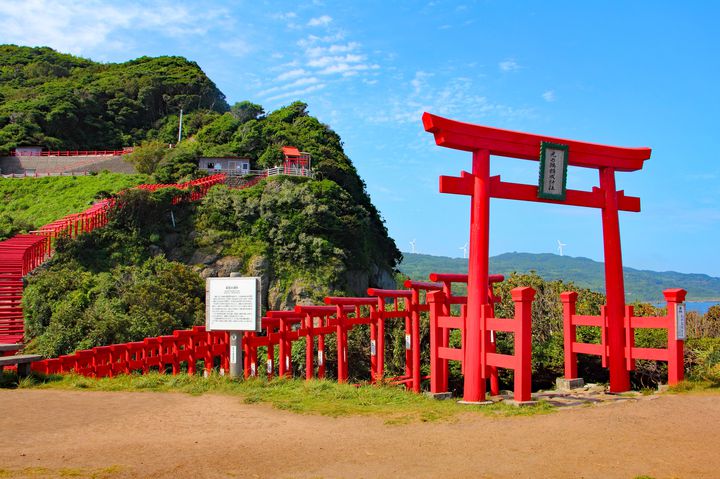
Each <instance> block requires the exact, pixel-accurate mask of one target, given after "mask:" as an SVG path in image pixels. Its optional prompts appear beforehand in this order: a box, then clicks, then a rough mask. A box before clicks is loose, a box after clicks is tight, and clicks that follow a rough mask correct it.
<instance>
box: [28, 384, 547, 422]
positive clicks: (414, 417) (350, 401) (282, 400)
mask: <svg viewBox="0 0 720 479" xmlns="http://www.w3.org/2000/svg"><path fill="white" fill-rule="evenodd" d="M17 387H20V388H39V389H85V390H93V391H154V392H182V393H186V394H192V395H199V394H205V393H218V394H229V395H237V396H239V397H240V398H242V400H243V402H244V403H246V404H256V403H267V404H271V405H272V406H273V407H275V408H278V409H282V410H285V411H291V412H294V413H297V414H320V415H323V416H330V417H338V416H347V415H369V416H379V417H382V418H383V419H384V420H385V422H386V423H387V424H405V423H408V422H415V421H420V422H433V421H450V420H453V419H455V418H456V416H457V415H458V414H464V413H482V414H485V415H490V416H501V417H505V416H532V415H535V414H547V413H549V412H552V411H554V410H555V408H554V407H553V406H551V405H550V404H549V403H547V402H544V401H540V402H539V403H538V404H537V405H534V406H529V407H516V406H513V405H510V404H507V403H503V402H500V403H495V404H492V405H488V406H468V405H460V404H458V403H457V402H456V401H452V400H449V401H438V400H434V399H431V398H428V397H426V396H424V395H421V394H414V393H412V392H409V391H405V390H403V389H401V388H398V387H395V386H382V385H351V384H338V383H335V382H332V381H329V380H311V381H305V380H301V379H285V378H276V379H272V380H267V379H264V378H258V379H249V380H239V379H231V378H228V377H224V376H219V375H217V374H212V375H210V376H209V377H207V378H205V377H202V376H199V375H196V376H188V375H186V374H181V375H177V376H171V375H165V374H158V373H150V374H146V375H122V376H118V377H115V378H102V379H92V378H86V377H83V376H77V375H63V376H47V377H42V376H36V375H33V376H31V377H30V378H27V379H24V380H22V381H20V384H18V385H17Z"/></svg>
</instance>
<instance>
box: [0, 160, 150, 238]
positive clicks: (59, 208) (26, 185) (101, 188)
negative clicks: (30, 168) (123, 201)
mask: <svg viewBox="0 0 720 479" xmlns="http://www.w3.org/2000/svg"><path fill="white" fill-rule="evenodd" d="M148 181H149V180H148V177H147V176H145V175H126V174H122V173H107V172H103V173H99V174H97V175H92V176H53V177H45V178H22V179H21V178H15V179H13V178H0V200H2V201H0V227H1V226H2V224H4V223H3V222H6V223H8V225H6V227H7V228H8V229H11V228H10V225H9V223H13V224H16V225H18V228H19V229H20V230H24V229H28V228H29V229H33V228H39V227H41V226H43V225H45V224H47V223H50V222H51V221H54V220H56V219H59V218H62V217H63V216H65V215H68V214H70V213H79V212H80V211H83V210H85V209H86V208H88V207H89V206H90V205H91V204H92V202H93V199H94V198H95V197H96V196H97V195H98V194H102V193H103V192H104V193H109V194H112V193H117V192H118V191H120V190H124V189H126V188H131V187H133V186H136V185H138V184H140V183H147V182H148ZM1 232H2V231H0V233H1ZM9 232H10V231H9Z"/></svg>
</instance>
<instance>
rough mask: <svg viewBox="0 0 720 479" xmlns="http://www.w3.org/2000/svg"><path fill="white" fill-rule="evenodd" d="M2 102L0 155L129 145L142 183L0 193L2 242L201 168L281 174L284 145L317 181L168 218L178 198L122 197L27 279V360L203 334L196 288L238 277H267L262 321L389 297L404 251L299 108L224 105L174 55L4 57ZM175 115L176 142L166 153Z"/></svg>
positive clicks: (338, 147) (268, 185)
mask: <svg viewBox="0 0 720 479" xmlns="http://www.w3.org/2000/svg"><path fill="white" fill-rule="evenodd" d="M0 95H1V96H2V99H3V102H2V104H1V105H0V154H2V152H3V150H4V151H7V150H8V149H11V148H13V147H15V146H20V145H41V146H43V147H45V148H51V149H54V148H73V149H75V148H77V149H93V148H113V147H120V146H127V145H129V144H136V145H138V146H136V149H135V151H134V152H133V154H132V155H129V158H128V159H129V160H131V161H133V162H134V163H135V166H136V168H137V169H138V170H139V171H143V172H146V173H147V174H148V175H149V176H139V175H138V176H125V175H109V174H99V175H96V176H90V177H83V178H67V177H66V178H43V179H39V180H38V179H24V180H19V179H15V180H13V179H6V180H3V181H2V182H0V195H2V198H3V199H4V202H3V204H2V209H0V215H2V216H0V218H3V219H2V220H0V221H3V222H4V223H0V224H4V236H8V235H10V234H12V233H15V232H18V231H22V230H29V229H32V228H35V227H38V226H40V225H42V224H45V223H47V222H50V221H52V220H54V219H56V218H59V217H61V216H63V215H65V214H68V213H73V212H79V211H82V210H83V209H85V208H86V207H87V206H88V205H89V204H90V203H91V201H92V199H93V198H94V197H96V196H98V195H104V194H107V193H116V192H118V191H120V190H123V189H125V188H127V187H129V186H133V185H135V184H137V183H141V182H162V183H169V182H176V181H179V180H184V179H188V178H192V177H196V176H198V175H199V174H202V173H201V172H198V171H197V167H196V164H197V158H198V157H199V156H201V155H205V156H232V155H238V156H243V157H246V158H249V159H250V160H251V168H252V169H259V168H264V167H269V166H274V165H276V164H278V163H279V162H281V161H282V153H281V147H282V146H284V145H292V146H295V147H297V148H299V149H300V150H302V151H304V152H308V153H310V154H311V155H312V165H313V171H314V173H315V179H309V178H270V179H266V180H263V181H261V182H260V183H258V184H257V185H255V186H253V187H251V188H247V189H244V190H229V189H228V188H226V187H224V186H220V187H215V188H214V189H213V190H212V191H211V192H210V194H209V195H208V196H207V197H206V198H205V199H204V200H203V201H202V202H199V203H197V204H184V205H172V203H171V201H170V200H171V198H172V195H173V194H174V193H172V192H168V191H163V190H160V191H158V192H156V193H153V194H151V193H149V192H147V191H141V190H129V191H127V192H126V193H123V194H121V195H120V199H119V202H120V204H121V205H122V207H119V208H117V210H116V211H115V212H114V215H113V218H112V219H111V221H110V224H109V225H108V226H107V227H104V228H101V229H98V230H96V231H94V232H92V233H90V234H86V235H82V236H81V237H79V238H78V239H77V240H62V241H60V242H59V243H58V244H57V254H56V256H55V257H54V258H53V259H52V260H51V261H50V262H49V264H48V265H47V267H44V268H41V269H39V270H38V271H36V272H35V273H34V274H33V275H31V276H30V277H29V278H28V286H27V288H26V290H25V294H24V313H25V316H26V325H27V338H28V339H29V340H30V345H29V350H36V351H40V352H42V354H44V355H46V356H54V355H57V354H63V353H67V352H71V351H73V350H75V349H77V348H81V347H82V348H85V347H92V346H96V345H102V344H109V343H113V342H124V341H130V340H139V339H142V338H144V337H147V336H154V335H158V334H167V333H169V332H171V331H172V330H173V329H176V328H182V327H187V326H189V325H191V324H199V323H202V319H203V314H204V313H203V311H204V309H203V308H204V304H203V303H204V289H203V287H202V285H203V279H204V278H206V277H211V276H226V275H228V274H229V273H230V272H234V271H239V272H242V273H244V274H247V275H256V276H260V277H261V278H262V283H263V288H264V295H263V298H264V304H263V306H264V308H266V309H278V308H291V307H293V306H294V305H295V304H296V303H298V302H299V301H320V300H321V299H322V298H323V297H324V296H326V295H329V294H338V295H347V294H351V295H357V294H362V293H364V292H365V290H366V289H367V288H368V287H369V286H379V287H394V286H395V281H394V277H393V272H394V270H395V267H396V264H397V262H398V260H399V259H400V257H401V255H400V251H399V250H398V249H397V247H396V245H395V242H394V241H393V240H392V239H391V238H389V237H388V234H387V229H386V228H385V225H384V222H383V220H382V218H381V217H380V214H379V212H378V211H377V209H376V208H375V206H374V205H373V204H372V202H371V201H370V197H369V195H368V194H367V192H366V190H365V184H364V182H363V181H362V179H361V178H360V177H359V175H358V174H357V170H356V169H355V166H354V165H353V163H352V161H351V160H350V158H348V156H347V155H346V154H345V152H344V150H343V145H342V140H341V138H340V137H339V135H338V134H337V133H335V132H334V131H333V130H332V129H331V128H330V127H329V126H328V125H325V124H323V123H321V122H320V121H319V120H318V119H317V118H315V117H313V116H311V115H310V113H309V112H308V107H307V105H306V104H305V103H302V102H294V103H291V104H290V105H288V106H285V107H282V108H279V109H277V110H276V111H272V112H269V113H266V112H265V111H264V109H263V107H262V106H260V105H256V104H253V103H250V102H248V101H243V102H238V103H236V104H234V105H232V106H228V105H227V104H226V103H225V100H224V95H223V94H222V93H221V92H220V91H218V90H217V89H216V88H215V86H214V84H213V83H212V81H210V80H209V79H208V78H207V77H206V76H205V74H204V73H203V72H202V70H200V69H199V68H198V66H197V65H196V64H195V63H193V62H189V61H187V60H185V59H183V58H178V57H159V58H147V57H143V58H140V59H137V60H133V61H130V62H126V63H122V64H98V63H94V62H92V61H90V60H85V59H80V58H76V57H73V56H70V55H64V54H61V53H57V52H55V51H53V50H50V49H48V48H25V47H15V46H7V45H6V46H2V47H0ZM180 108H183V111H184V112H185V113H186V116H185V117H184V122H183V125H184V129H183V140H182V141H181V142H180V143H178V144H177V145H175V146H174V147H173V148H172V149H168V148H167V144H168V143H171V142H172V143H174V142H176V141H177V137H176V135H177V132H176V128H177V124H178V117H177V113H178V112H179V109H180ZM138 166H142V168H138ZM103 192H104V193H103Z"/></svg>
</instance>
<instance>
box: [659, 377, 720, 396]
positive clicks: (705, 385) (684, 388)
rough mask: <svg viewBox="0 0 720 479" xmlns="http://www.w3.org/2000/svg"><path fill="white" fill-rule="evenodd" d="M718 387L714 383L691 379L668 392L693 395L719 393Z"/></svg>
mask: <svg viewBox="0 0 720 479" xmlns="http://www.w3.org/2000/svg"><path fill="white" fill-rule="evenodd" d="M717 389H718V385H717V384H715V383H713V382H712V381H704V380H700V379H691V380H685V381H681V382H679V383H678V384H676V385H674V386H670V387H669V388H668V392H670V393H674V394H680V393H691V392H705V391H717Z"/></svg>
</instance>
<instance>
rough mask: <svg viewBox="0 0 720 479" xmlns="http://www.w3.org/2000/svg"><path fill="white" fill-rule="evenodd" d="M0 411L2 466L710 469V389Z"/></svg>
mask: <svg viewBox="0 0 720 479" xmlns="http://www.w3.org/2000/svg"><path fill="white" fill-rule="evenodd" d="M0 411H1V413H0V414H2V418H1V419H0V477H26V476H29V477H44V476H50V477H55V476H62V477H69V476H76V477H77V476H80V477H82V476H86V477H113V478H114V477H157V478H161V477H162V478H164V477H167V478H175V479H178V478H185V477H188V478H190V477H192V478H195V477H212V478H216V477H242V478H245V477H247V478H356V477H357V478H394V477H413V478H435V477H448V478H465V477H467V478H521V477H539V478H546V477H547V478H550V477H552V478H562V477H571V478H596V477H597V478H613V477H618V478H635V477H637V476H642V475H646V476H651V477H653V478H657V479H659V478H675V477H677V478H698V477H707V478H718V477H720V395H718V394H687V395H661V396H659V397H657V398H656V399H655V400H648V401H638V402H615V403H608V404H603V405H593V406H589V407H579V408H568V409H562V410H559V411H558V412H555V413H552V414H549V415H536V416H531V417H502V418H490V417H486V416H483V415H480V414H467V415H463V416H462V417H460V418H458V419H457V420H456V421H454V422H433V423H422V422H417V423H412V424H403V425H388V424H385V423H384V422H383V420H382V419H380V418H367V417H343V418H328V417H321V416H309V415H296V414H293V413H288V412H284V411H278V410H275V409H272V408H271V407H269V406H266V405H257V404H252V405H247V404H243V403H242V400H241V399H240V398H238V397H232V396H221V395H204V396H199V397H193V396H189V395H184V394H163V393H127V392H120V393H109V392H83V391H77V392H75V391H57V390H49V391H43V390H0Z"/></svg>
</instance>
